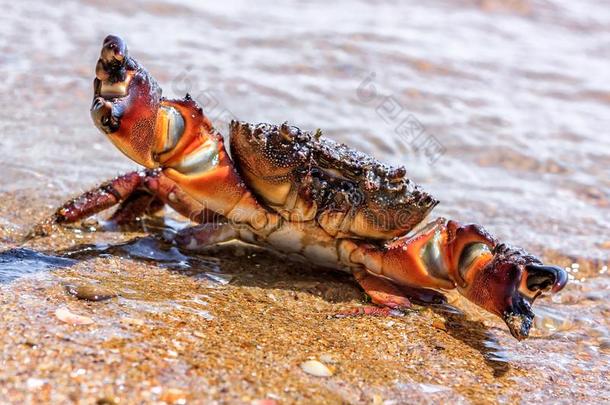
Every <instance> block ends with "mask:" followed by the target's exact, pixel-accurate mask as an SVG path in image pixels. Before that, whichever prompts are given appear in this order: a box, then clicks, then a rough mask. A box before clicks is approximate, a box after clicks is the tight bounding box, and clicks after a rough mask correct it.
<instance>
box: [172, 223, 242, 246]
mask: <svg viewBox="0 0 610 405" xmlns="http://www.w3.org/2000/svg"><path fill="white" fill-rule="evenodd" d="M235 239H239V233H238V232H237V231H236V230H235V228H233V227H232V226H231V225H229V224H228V223H214V222H210V223H207V224H202V225H196V226H192V227H190V228H186V229H182V230H181V231H180V232H178V234H177V235H176V237H175V238H174V241H175V242H176V243H177V244H178V246H179V247H180V248H182V249H187V250H194V251H197V250H202V249H205V248H208V247H210V246H213V245H216V244H218V243H222V242H228V241H231V240H235Z"/></svg>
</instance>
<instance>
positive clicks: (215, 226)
mask: <svg viewBox="0 0 610 405" xmlns="http://www.w3.org/2000/svg"><path fill="white" fill-rule="evenodd" d="M93 87H94V95H93V103H92V106H91V117H92V119H93V122H94V123H95V125H96V126H97V127H98V128H99V129H100V130H101V131H102V132H103V133H104V134H106V135H107V137H108V139H110V141H111V142H112V143H113V144H114V145H115V146H116V147H117V148H118V149H120V150H121V151H122V152H123V153H124V154H125V155H127V156H128V157H129V158H131V159H132V160H134V161H135V162H137V163H138V164H140V165H142V166H144V168H145V169H143V170H141V171H135V172H131V173H127V174H125V175H122V176H118V177H116V178H114V179H112V180H110V181H108V182H106V183H104V184H103V185H101V186H100V187H98V188H96V189H93V190H91V191H88V192H86V193H84V194H83V195H81V196H79V197H77V198H74V199H73V200H71V201H69V202H67V203H66V204H64V205H63V206H61V207H60V208H59V209H58V210H57V211H56V212H55V213H54V214H53V216H52V217H51V218H50V219H49V220H48V221H47V225H48V224H51V223H52V224H65V223H71V222H76V221H78V220H81V219H84V218H86V217H88V216H90V215H93V214H95V213H98V212H100V211H102V210H105V209H107V208H110V207H112V206H114V205H119V207H118V209H117V210H116V211H115V213H114V214H113V217H112V218H113V219H115V220H117V221H121V220H125V219H127V218H133V217H138V216H141V215H143V214H145V213H146V212H149V213H150V212H152V211H157V210H159V209H160V208H161V207H162V206H163V205H164V204H167V205H169V206H171V207H172V208H173V209H174V210H175V211H177V212H178V213H180V214H182V215H184V216H185V217H187V218H189V219H190V220H191V221H193V222H196V223H198V225H195V226H192V227H190V228H187V229H184V230H182V231H180V232H179V233H178V234H177V235H176V236H175V239H174V242H175V243H177V244H178V245H179V246H180V247H182V248H184V249H193V250H197V249H204V248H206V247H209V246H211V245H215V244H219V243H222V242H226V241H230V240H241V241H244V242H247V243H251V244H255V245H260V246H264V247H267V248H270V249H273V250H276V251H279V252H282V253H284V254H287V255H294V256H299V257H303V258H306V259H307V260H309V261H311V262H313V263H316V264H319V265H321V266H325V267H331V268H335V269H340V270H346V271H349V272H351V273H352V274H353V275H354V277H355V279H356V281H357V282H358V283H359V285H360V286H362V288H363V289H364V291H366V293H368V295H369V296H370V298H371V300H372V302H373V303H374V304H377V305H379V308H393V309H400V308H405V307H409V306H410V305H411V301H412V300H415V301H419V302H428V303H438V302H442V301H443V299H444V295H443V294H442V293H441V292H440V291H442V290H448V289H453V288H457V290H458V291H459V292H460V293H461V294H462V295H463V296H464V297H466V298H467V299H468V300H470V301H472V302H473V303H475V304H477V305H478V306H480V307H482V308H484V309H486V310H487V311H490V312H491V313H493V314H496V315H497V316H499V317H501V318H502V319H503V320H504V321H505V322H506V324H507V326H508V328H509V330H510V332H511V334H512V335H513V336H514V337H515V338H517V339H519V340H521V339H524V338H526V337H527V336H528V334H529V330H530V327H531V324H532V320H533V317H534V314H533V312H532V310H531V305H532V303H533V301H534V300H535V299H536V298H537V297H538V296H539V295H541V294H542V293H544V292H557V291H559V290H561V289H562V288H563V287H564V286H565V284H566V282H567V274H566V272H565V271H564V270H563V269H562V268H560V267H557V266H551V265H544V264H543V263H542V262H541V261H540V260H539V259H538V258H536V257H535V256H533V255H530V254H528V253H526V252H525V251H524V250H522V249H519V248H515V247H511V246H509V245H508V244H505V243H500V242H499V241H497V240H496V238H494V237H493V236H492V235H490V234H489V233H488V232H487V231H485V229H484V228H483V227H481V226H480V225H476V224H461V223H459V222H457V221H454V220H446V219H444V218H438V219H436V220H434V221H432V222H430V223H428V224H425V225H424V224H423V222H424V220H425V218H426V217H427V216H428V214H429V213H430V211H431V210H432V209H433V208H434V207H435V206H436V205H437V203H438V201H437V200H436V199H434V198H433V197H432V196H431V195H430V194H428V193H426V192H424V191H423V190H422V189H421V188H420V186H418V185H417V184H415V183H414V182H413V181H412V180H411V179H409V178H408V177H407V173H406V170H405V168H404V167H389V166H386V165H384V164H382V163H380V162H378V161H377V160H375V159H374V158H372V157H370V156H368V155H366V154H364V153H361V152H358V151H355V150H353V149H350V148H349V147H348V146H346V145H343V144H338V143H335V142H333V141H332V140H330V139H326V138H325V137H323V136H322V134H321V132H320V131H316V132H314V133H311V132H307V131H302V130H300V129H298V128H296V127H294V126H290V125H288V124H286V123H284V124H281V125H277V126H276V125H270V124H256V125H253V124H248V123H244V122H237V121H233V122H232V123H231V125H230V150H231V157H230V156H229V154H228V153H227V150H226V149H225V145H224V140H223V137H222V136H221V135H220V134H219V133H218V132H217V131H216V130H215V129H214V127H213V126H212V124H211V121H210V120H209V119H208V118H207V117H206V116H205V115H204V113H203V111H202V109H201V108H200V107H199V106H198V104H197V103H196V102H195V101H194V100H192V99H191V97H190V96H189V95H188V94H187V95H186V97H185V98H184V99H177V100H169V99H166V98H164V97H162V95H161V88H160V87H159V86H158V84H157V82H156V81H155V79H154V78H153V77H152V76H151V75H150V74H149V73H148V72H147V71H146V70H145V69H144V68H143V67H142V66H141V65H140V64H139V63H138V62H137V61H136V60H135V59H133V58H132V57H130V56H129V55H128V52H127V46H126V43H125V42H124V41H123V40H122V39H121V38H119V37H117V36H113V35H109V36H108V37H106V38H105V40H104V42H103V46H102V50H101V55H100V58H99V60H98V62H97V66H96V78H95V80H94V86H93ZM43 228H44V227H42V228H39V229H43ZM45 229H48V228H45Z"/></svg>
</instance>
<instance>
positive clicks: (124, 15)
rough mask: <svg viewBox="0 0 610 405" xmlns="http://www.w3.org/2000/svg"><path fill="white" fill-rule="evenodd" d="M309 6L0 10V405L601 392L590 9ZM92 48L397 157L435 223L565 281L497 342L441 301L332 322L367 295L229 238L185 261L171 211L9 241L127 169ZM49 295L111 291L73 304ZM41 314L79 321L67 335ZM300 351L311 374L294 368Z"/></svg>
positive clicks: (201, 92)
mask: <svg viewBox="0 0 610 405" xmlns="http://www.w3.org/2000/svg"><path fill="white" fill-rule="evenodd" d="M579 4H581V3H579ZM322 6H323V4H311V3H304V2H292V3H283V5H281V6H280V5H271V4H266V2H262V3H260V4H259V5H258V6H257V7H255V8H253V7H251V6H247V5H246V4H245V3H242V2H240V1H226V2H223V5H222V7H221V6H219V5H211V4H206V5H201V4H199V3H198V2H186V3H182V4H180V5H177V4H173V3H172V2H171V1H163V2H156V3H150V2H139V1H133V2H130V3H125V2H118V1H116V2H113V1H111V2H103V3H102V2H97V1H94V0H88V1H84V2H81V3H78V2H75V1H64V2H60V3H58V4H54V5H49V4H44V3H42V2H35V1H25V2H20V3H18V4H16V3H14V2H13V3H6V4H3V10H4V14H3V22H4V23H3V24H2V26H1V27H0V33H1V34H2V37H3V38H4V39H5V41H4V42H0V46H1V48H2V52H0V72H1V73H2V75H3V81H1V82H0V100H1V101H2V106H3V109H2V110H1V111H0V123H2V127H3V135H2V137H1V138H0V148H1V150H2V151H3V152H4V153H2V154H1V155H0V165H1V167H2V171H3V176H2V178H0V198H1V199H2V204H0V302H1V305H0V322H1V323H2V324H3V325H4V328H2V329H1V330H0V342H2V349H1V350H0V364H2V368H1V369H0V402H2V403H19V404H20V403H70V402H72V403H83V404H89V403H98V404H112V403H117V404H124V403H129V404H130V403H142V402H144V403H150V402H152V403H154V402H157V403H160V402H162V401H163V402H166V403H184V402H188V403H214V402H217V403H258V404H263V403H273V402H264V401H265V400H267V401H276V402H277V403H374V404H382V403H385V404H399V403H439V402H454V403H475V404H476V403H489V402H499V403H524V402H527V403H574V402H578V403H599V402H600V401H602V400H604V399H605V398H608V397H610V389H609V388H608V384H607V375H608V373H609V372H610V367H609V360H610V333H609V329H608V327H609V323H610V321H609V319H610V304H608V300H609V298H610V277H609V276H608V265H609V264H610V263H609V259H608V255H609V253H610V233H608V229H610V215H609V214H610V183H609V180H608V179H610V172H609V170H610V143H609V142H610V139H609V138H608V136H606V135H605V134H606V132H607V125H606V123H605V120H606V119H607V117H608V116H609V114H610V97H608V95H609V94H610V89H609V88H608V83H610V77H608V70H607V56H608V49H607V46H606V45H605V44H607V39H608V33H607V29H606V27H607V26H608V23H609V22H610V13H609V12H608V10H606V9H605V8H604V7H602V6H599V5H598V4H597V3H596V2H593V1H587V2H585V5H582V6H580V5H579V6H577V5H575V4H574V3H572V2H568V1H551V2H535V1H516V2H515V1H514V2H509V3H503V2H496V1H483V2H479V1H452V2H448V1H439V2H434V3H431V4H427V3H426V4H425V5H423V4H419V3H416V2H413V3H411V4H403V3H401V5H399V4H397V3H395V2H378V3H375V2H369V1H364V0H362V1H356V2H349V3H347V2H337V3H336V4H335V5H330V6H329V5H326V6H328V7H329V8H328V9H327V10H325V12H322V13H321V12H320V7H322ZM346 7H349V9H350V10H351V14H349V15H348V14H346V13H345V11H344V10H345V8H346ZM295 10H298V13H296V14H295ZM59 21H61V23H59ZM26 22H27V23H26ZM109 32H112V33H115V34H120V35H122V36H123V37H125V38H126V40H127V41H128V43H129V46H130V50H131V52H132V54H133V55H134V56H136V57H137V58H138V59H139V60H140V61H142V62H143V63H144V65H145V66H147V67H148V69H149V70H150V71H151V72H152V73H153V74H154V75H155V77H156V78H157V79H158V81H159V82H160V84H161V85H162V86H163V88H164V91H165V93H164V94H166V95H168V96H182V95H183V94H184V92H186V91H189V92H190V93H191V94H192V95H193V97H194V98H196V99H197V100H199V102H200V103H201V104H202V105H203V106H204V109H205V110H206V112H207V113H208V114H209V115H210V116H211V117H212V119H213V120H214V122H215V125H217V126H218V127H219V128H220V129H221V130H223V131H224V128H225V125H226V121H227V119H230V118H231V117H232V116H237V117H238V118H240V119H243V120H247V121H253V122H254V121H268V122H282V121H285V120H288V121H290V122H291V123H293V124H295V125H299V126H301V127H303V128H306V129H315V128H318V127H320V128H322V129H323V130H324V131H325V132H326V133H327V134H328V135H329V136H330V137H333V138H335V139H337V140H340V141H344V142H347V143H349V144H351V145H353V146H355V147H358V148H360V149H362V150H364V151H366V152H369V153H372V154H374V155H375V156H376V157H378V158H379V159H381V160H384V161H388V162H390V163H394V164H405V165H406V166H407V168H408V170H409V173H410V175H411V176H412V177H413V178H414V179H415V180H416V181H418V182H419V183H422V184H423V186H424V188H426V189H427V190H429V191H431V192H432V193H433V194H435V196H437V197H438V198H439V199H441V201H442V204H441V205H440V206H439V207H438V209H437V210H436V213H437V214H438V215H444V216H448V217H451V218H455V219H458V220H461V221H466V222H468V221H473V222H478V223H481V224H483V225H485V226H486V227H487V228H489V230H490V231H492V232H493V233H495V234H497V235H498V236H499V237H501V238H503V239H506V240H508V241H511V242H513V243H516V244H519V245H521V246H524V247H526V248H527V249H528V250H530V251H532V252H533V253H536V254H539V255H541V257H543V258H544V259H545V260H546V261H549V262H552V263H556V264H559V265H562V266H565V267H566V268H567V269H569V270H570V278H571V281H570V283H569V284H568V286H567V287H566V289H565V290H564V291H562V292H561V293H560V294H559V295H558V296H556V297H554V298H553V299H552V300H551V299H541V300H540V301H538V302H537V303H536V305H535V307H534V309H535V311H536V313H537V324H536V327H535V329H534V331H533V336H532V337H531V338H530V339H528V340H526V341H524V342H517V341H516V340H514V339H513V338H512V337H511V336H510V334H509V333H508V331H507V329H506V327H505V326H504V325H503V323H502V322H501V321H500V320H498V319H496V318H494V317H493V316H491V315H488V314H485V313H483V312H482V311H481V310H479V309H477V308H475V307H474V306H472V305H471V304H469V303H468V302H466V301H464V300H462V299H460V298H459V297H458V296H457V295H455V294H451V295H450V304H451V307H447V308H422V307H415V308H414V309H413V310H412V311H409V312H408V313H406V314H405V315H404V316H396V317H389V318H376V317H358V318H343V319H337V318H335V317H333V316H332V315H334V314H337V313H338V312H340V311H342V310H345V309H349V308H353V307H355V306H361V305H366V297H365V296H364V294H363V293H362V291H361V290H360V289H359V288H358V286H357V285H356V284H355V283H354V282H353V281H352V280H351V279H350V277H349V276H346V275H343V274H337V273H334V272H328V271H325V270H323V269H319V268H311V267H310V266H308V265H306V264H302V263H290V262H287V261H286V260H285V259H284V258H282V257H278V256H276V255H274V254H273V253H269V252H264V251H260V250H256V249H253V248H248V247H245V246H242V245H229V246H225V247H223V248H221V249H216V250H213V251H210V252H208V254H207V255H206V256H198V255H192V254H186V253H181V252H179V251H177V250H175V248H171V247H170V246H167V245H165V244H164V243H163V242H161V238H160V233H161V232H163V231H169V230H171V228H172V227H174V226H175V225H176V222H175V220H176V219H177V218H175V217H174V219H173V220H168V221H167V222H166V223H163V222H162V221H160V220H159V219H150V220H147V221H145V223H144V224H140V226H139V227H138V228H136V229H129V230H124V231H125V232H120V231H119V230H116V229H111V228H105V227H104V226H100V225H99V224H97V223H96V222H95V220H90V221H87V222H86V223H85V224H84V226H83V227H75V228H72V229H66V230H61V229H58V230H57V232H56V233H55V234H54V235H53V236H52V237H48V238H42V239H37V240H33V241H30V242H28V243H26V244H22V243H21V242H20V241H21V239H22V237H23V236H24V235H25V234H26V233H27V232H28V230H29V229H30V228H31V227H32V226H33V225H34V224H35V223H37V222H38V221H40V220H42V219H43V218H45V217H46V216H47V215H48V214H50V213H51V212H52V210H53V208H54V207H56V206H57V205H59V204H60V203H62V202H63V201H65V200H66V199H67V198H69V197H71V196H74V195H76V194H78V193H80V192H82V191H84V190H85V189H87V188H90V187H92V186H94V185H95V184H98V183H99V182H101V181H103V180H105V179H107V178H109V177H111V176H113V175H116V174H117V173H121V172H125V171H127V170H130V169H133V167H134V165H133V164H132V163H130V162H128V161H127V160H126V159H125V158H124V157H122V156H121V155H120V154H119V152H118V151H116V150H115V149H114V148H113V147H112V146H111V145H110V144H109V142H108V141H107V140H106V139H104V137H103V135H102V134H99V133H98V132H97V131H96V130H95V128H94V127H93V126H92V125H91V122H90V119H89V116H88V108H89V103H90V97H91V93H90V92H91V80H92V76H93V70H94V64H95V60H96V58H97V55H98V53H99V46H100V43H101V40H102V38H103V37H104V36H105V35H106V34H107V33H109ZM279 33H281V35H280V34H279ZM368 79H371V81H367V80H368ZM371 86H373V87H371ZM372 89H374V92H373V93H371V91H372ZM363 91H364V93H363ZM371 95H372V98H371ZM388 100H390V101H392V100H393V101H395V102H397V103H398V104H399V109H401V114H403V115H401V116H400V117H402V118H404V117H405V116H407V115H408V114H412V115H413V116H414V117H416V119H417V120H418V121H419V122H420V123H421V124H422V125H423V126H424V127H425V133H426V134H428V135H433V136H434V139H436V140H438V141H439V142H440V144H441V145H442V146H443V148H444V149H443V150H444V153H443V154H442V156H438V159H437V160H435V161H434V162H431V161H430V159H429V156H427V155H426V153H425V151H422V149H421V148H419V149H418V148H417V144H414V143H413V142H410V141H409V139H408V138H405V136H404V134H403V135H399V134H397V133H396V128H397V125H398V123H399V121H400V120H398V119H393V118H392V117H391V114H390V115H388V112H387V110H386V108H389V105H388V104H383V103H387V102H388ZM382 105H383V107H380V106H382ZM384 111H385V112H384ZM402 118H401V119H402ZM427 139H429V138H427ZM168 215H170V217H171V216H172V214H171V213H168ZM92 228H96V229H97V230H98V232H91V230H92ZM144 231H146V232H144ZM151 235H152V236H151ZM66 286H86V287H87V286H88V287H89V288H91V287H92V286H93V288H103V289H104V290H105V291H111V292H112V293H113V294H117V297H114V298H110V299H108V300H104V301H99V302H89V301H83V300H79V299H77V298H75V297H74V296H72V295H70V294H68V292H67V291H66ZM96 286H97V287H96ZM457 308H459V310H458V309H457ZM58 311H59V314H65V313H73V314H77V315H81V316H84V317H86V318H81V321H82V320H83V319H85V320H86V321H87V322H88V321H91V323H89V324H85V325H71V324H68V323H66V322H63V321H62V320H60V317H61V316H60V317H58V316H57V314H58ZM460 311H461V312H460ZM77 319H78V318H77ZM308 359H316V360H318V361H321V362H322V363H324V364H325V365H326V366H327V367H328V368H329V369H330V370H331V372H332V376H329V377H316V376H312V375H309V374H306V373H305V372H304V371H303V370H302V368H301V367H300V365H301V364H302V363H303V362H305V361H307V360H308ZM255 401H259V402H255Z"/></svg>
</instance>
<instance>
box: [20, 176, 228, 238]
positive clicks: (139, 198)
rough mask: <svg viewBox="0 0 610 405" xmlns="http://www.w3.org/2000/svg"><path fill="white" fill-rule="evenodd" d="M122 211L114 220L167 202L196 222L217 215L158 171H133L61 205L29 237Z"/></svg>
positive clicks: (207, 219) (158, 207) (113, 217)
mask: <svg viewBox="0 0 610 405" xmlns="http://www.w3.org/2000/svg"><path fill="white" fill-rule="evenodd" d="M119 203H120V204H121V206H120V207H119V210H117V212H116V213H115V214H114V215H113V216H112V217H111V220H117V221H120V220H124V219H126V218H130V217H134V216H138V215H140V214H142V213H143V212H145V211H147V210H148V209H149V207H152V209H151V210H149V212H150V211H154V210H155V209H157V210H158V209H160V208H161V207H160V206H159V203H164V204H168V205H169V206H171V207H172V208H173V209H174V210H176V211H177V212H178V213H180V214H181V215H183V216H185V217H187V218H189V219H190V220H191V221H193V222H198V223H204V222H209V221H212V220H215V219H217V218H218V216H217V215H216V214H215V213H213V212H211V211H209V210H207V209H206V208H205V207H204V206H203V205H202V204H200V203H199V202H197V201H195V200H194V199H193V198H192V197H190V196H189V195H187V194H186V193H184V192H183V191H182V190H181V189H180V188H179V187H178V186H177V185H176V183H174V182H173V181H172V180H171V179H169V178H168V177H167V176H165V175H164V174H163V173H162V172H159V171H158V170H143V171H139V172H137V171H134V172H130V173H127V174H124V175H122V176H118V177H116V178H114V179H112V180H110V181H108V182H105V183H104V184H102V185H101V186H99V187H97V188H95V189H92V190H89V191H87V192H85V193H83V194H82V195H80V196H78V197H76V198H74V199H72V200H70V201H68V202H67V203H65V204H64V205H62V206H61V207H60V208H59V209H57V211H55V213H54V214H53V215H52V216H51V217H50V218H49V219H47V220H45V221H43V223H41V224H39V225H37V226H36V227H35V228H34V230H33V231H32V232H30V236H43V235H47V234H48V233H49V231H50V227H52V225H53V224H66V223H73V222H77V221H79V220H82V219H84V218H87V217H89V216H91V215H94V214H97V213H99V212H101V211H104V210H106V209H108V208H111V207H113V206H115V205H117V204H119Z"/></svg>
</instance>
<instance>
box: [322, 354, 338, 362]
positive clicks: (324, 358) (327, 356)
mask: <svg viewBox="0 0 610 405" xmlns="http://www.w3.org/2000/svg"><path fill="white" fill-rule="evenodd" d="M320 360H322V362H323V363H328V364H337V363H338V361H337V359H335V358H334V357H333V356H331V355H330V354H323V355H321V356H320Z"/></svg>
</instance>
